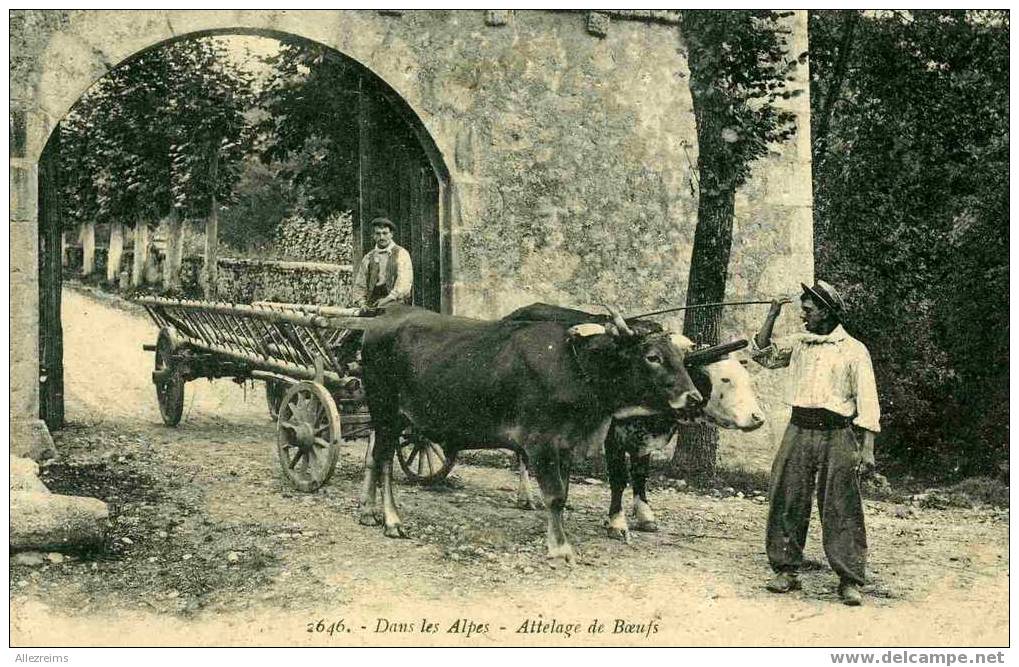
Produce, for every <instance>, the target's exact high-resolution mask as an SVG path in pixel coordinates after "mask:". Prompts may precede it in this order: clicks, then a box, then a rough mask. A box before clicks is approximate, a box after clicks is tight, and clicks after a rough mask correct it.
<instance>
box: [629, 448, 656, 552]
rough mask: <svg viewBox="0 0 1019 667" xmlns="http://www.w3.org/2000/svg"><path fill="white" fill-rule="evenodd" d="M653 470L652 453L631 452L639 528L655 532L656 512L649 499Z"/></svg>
mask: <svg viewBox="0 0 1019 667" xmlns="http://www.w3.org/2000/svg"><path fill="white" fill-rule="evenodd" d="M650 471H651V454H644V455H643V456H641V455H640V454H638V453H637V452H630V477H631V479H632V480H633V514H634V517H635V518H636V519H637V525H636V526H634V528H636V529H637V530H642V531H644V532H648V533H653V532H656V531H657V530H658V522H657V521H656V520H655V513H654V512H652V511H651V504H650V503H648V499H647V478H648V473H649V472H650Z"/></svg>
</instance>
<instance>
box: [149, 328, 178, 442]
mask: <svg viewBox="0 0 1019 667" xmlns="http://www.w3.org/2000/svg"><path fill="white" fill-rule="evenodd" d="M176 348H177V344H176V342H175V336H174V335H173V333H172V332H171V331H170V330H169V329H165V328H164V329H160V331H159V338H158V339H157V340H156V369H155V371H154V372H153V373H152V382H153V384H155V385H156V401H158V402H159V413H160V414H161V415H162V416H163V423H164V424H166V425H167V426H176V425H177V424H179V423H180V417H181V415H182V414H183V413H184V378H183V377H181V374H180V369H179V368H178V367H177V364H176V363H175V362H174V360H173V354H174V352H175V351H176Z"/></svg>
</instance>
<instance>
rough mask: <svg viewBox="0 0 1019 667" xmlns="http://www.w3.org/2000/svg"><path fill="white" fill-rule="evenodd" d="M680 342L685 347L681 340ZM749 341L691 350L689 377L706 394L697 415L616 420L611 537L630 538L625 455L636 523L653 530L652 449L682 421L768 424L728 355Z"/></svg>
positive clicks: (610, 439)
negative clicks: (650, 494)
mask: <svg viewBox="0 0 1019 667" xmlns="http://www.w3.org/2000/svg"><path fill="white" fill-rule="evenodd" d="M677 342H678V344H679V345H681V346H685V345H684V343H682V341H677ZM746 344H747V343H746V341H745V340H741V341H735V342H734V343H727V344H723V345H719V346H715V347H713V348H708V349H705V350H697V351H694V352H691V353H688V354H687V367H688V370H689V371H690V376H691V377H692V378H693V380H694V383H695V384H696V385H697V388H698V389H699V390H700V392H701V393H702V394H703V395H705V396H707V397H708V399H707V401H706V402H705V403H704V405H703V406H702V407H701V408H700V409H699V410H697V411H695V412H694V413H693V414H685V415H681V416H679V417H678V418H677V417H675V416H673V415H653V416H649V417H635V418H632V419H617V420H614V421H613V423H612V425H611V427H610V428H609V432H608V435H607V437H606V438H605V465H606V467H607V468H608V475H609V484H610V486H611V488H612V498H611V501H610V503H609V523H608V531H609V535H610V536H611V537H616V538H619V539H623V540H627V541H628V540H629V525H628V523H627V520H626V515H625V514H624V512H623V491H624V490H625V489H626V483H627V465H626V459H627V458H629V463H630V466H629V479H630V480H631V482H632V484H633V513H634V517H635V519H636V524H635V525H634V528H636V529H637V530H642V531H655V530H658V524H657V522H656V520H655V515H654V513H653V512H652V511H651V505H650V503H649V502H648V497H647V478H648V472H649V469H650V462H651V452H652V451H653V450H655V449H661V448H664V446H665V445H666V444H667V443H668V441H669V440H670V439H671V438H672V436H673V435H674V434H675V433H676V431H677V429H679V428H681V427H682V425H683V424H694V423H701V424H709V425H713V426H717V427H719V428H723V429H738V430H740V431H753V430H755V429H757V428H760V427H761V425H763V424H764V411H763V410H762V409H761V406H760V404H759V403H758V400H757V394H756V393H755V392H754V388H753V385H752V383H751V380H750V374H749V373H748V372H747V370H746V369H745V368H744V367H743V365H742V364H741V363H740V362H739V361H737V360H736V359H734V358H732V357H729V356H728V353H729V352H731V351H734V350H736V349H739V348H741V347H744V346H746ZM719 357H720V358H719ZM677 446H678V445H677Z"/></svg>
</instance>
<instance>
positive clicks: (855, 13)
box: [813, 9, 860, 164]
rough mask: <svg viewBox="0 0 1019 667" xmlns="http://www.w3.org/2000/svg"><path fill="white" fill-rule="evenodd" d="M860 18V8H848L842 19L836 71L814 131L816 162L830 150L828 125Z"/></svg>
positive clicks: (840, 89) (839, 91)
mask: <svg viewBox="0 0 1019 667" xmlns="http://www.w3.org/2000/svg"><path fill="white" fill-rule="evenodd" d="M859 18H860V12H859V10H856V9H849V10H846V13H845V16H844V18H843V19H842V41H841V43H840V44H839V54H838V57H837V59H836V60H835V72H834V73H833V75H832V79H831V84H829V86H828V90H827V91H825V94H824V105H823V107H822V109H821V118H820V122H819V123H818V127H817V130H816V132H815V133H814V155H813V160H814V164H818V163H820V161H821V160H823V159H824V155H825V153H826V152H827V150H828V127H829V125H830V124H831V115H832V110H833V109H834V108H835V103H836V102H837V101H838V99H839V95H841V94H842V82H843V81H844V80H845V78H846V71H847V69H848V66H849V54H850V51H851V50H852V47H853V32H854V31H855V30H856V23H857V21H858V20H859Z"/></svg>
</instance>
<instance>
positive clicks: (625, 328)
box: [602, 303, 634, 336]
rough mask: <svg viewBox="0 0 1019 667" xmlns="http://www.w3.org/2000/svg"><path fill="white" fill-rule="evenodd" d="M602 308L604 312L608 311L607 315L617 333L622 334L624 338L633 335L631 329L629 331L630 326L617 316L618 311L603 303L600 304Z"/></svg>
mask: <svg viewBox="0 0 1019 667" xmlns="http://www.w3.org/2000/svg"><path fill="white" fill-rule="evenodd" d="M602 306H603V307H604V308H605V310H607V311H609V315H611V316H612V323H613V324H615V325H616V328H617V329H619V331H620V332H621V333H622V334H624V335H626V336H632V335H634V333H633V329H631V328H630V326H629V325H628V324H627V323H626V320H624V319H623V316H622V315H620V314H619V311H618V310H616V309H615V308H613V307H612V306H609V305H607V304H604V303H603V304H602Z"/></svg>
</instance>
